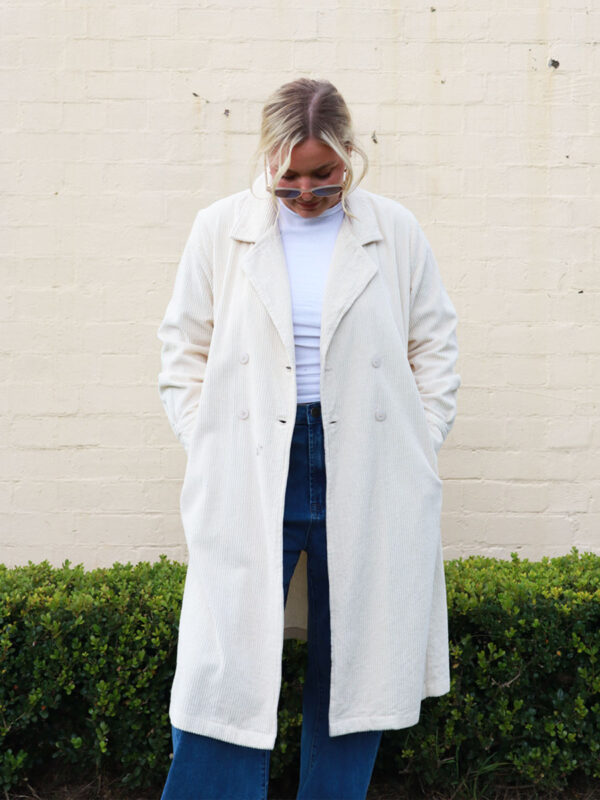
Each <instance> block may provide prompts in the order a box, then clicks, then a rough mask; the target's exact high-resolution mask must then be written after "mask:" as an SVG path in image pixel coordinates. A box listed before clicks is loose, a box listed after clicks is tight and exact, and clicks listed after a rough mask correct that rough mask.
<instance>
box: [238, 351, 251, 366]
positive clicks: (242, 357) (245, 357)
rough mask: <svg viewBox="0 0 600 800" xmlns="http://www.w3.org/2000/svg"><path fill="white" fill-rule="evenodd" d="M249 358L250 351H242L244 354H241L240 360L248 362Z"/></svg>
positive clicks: (243, 362)
mask: <svg viewBox="0 0 600 800" xmlns="http://www.w3.org/2000/svg"><path fill="white" fill-rule="evenodd" d="M248 358H249V356H248V353H242V355H241V356H240V362H241V363H242V364H247V363H248Z"/></svg>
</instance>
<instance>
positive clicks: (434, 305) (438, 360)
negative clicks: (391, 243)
mask: <svg viewBox="0 0 600 800" xmlns="http://www.w3.org/2000/svg"><path fill="white" fill-rule="evenodd" d="M456 324H457V318H456V311H455V309H454V306H453V305H452V302H451V300H450V298H449V297H448V294H447V292H446V290H445V288H444V285H443V283H442V279H441V275H440V272H439V269H438V266H437V262H436V260H435V257H434V255H433V252H432V250H431V246H430V245H429V242H428V241H427V239H426V237H425V234H424V233H423V231H422V229H421V228H420V226H419V225H418V223H416V234H415V235H414V237H413V242H412V256H411V290H410V317H409V335H408V360H409V363H410V366H411V369H412V371H413V374H414V377H415V381H416V384H417V387H418V389H419V392H420V395H421V400H422V402H423V407H424V411H425V416H426V418H427V422H428V424H429V429H430V432H431V436H432V438H433V442H434V448H435V451H436V453H437V452H439V449H440V448H441V446H442V444H443V443H444V440H445V438H446V436H447V435H448V433H449V432H450V429H451V428H452V425H453V424H454V418H455V416H456V393H457V391H458V388H459V386H460V384H461V378H460V375H459V374H458V373H456V372H455V369H454V367H455V363H456V359H457V357H458V345H457V341H456Z"/></svg>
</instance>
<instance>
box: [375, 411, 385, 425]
mask: <svg viewBox="0 0 600 800" xmlns="http://www.w3.org/2000/svg"><path fill="white" fill-rule="evenodd" d="M375 419H376V420H379V422H381V421H382V420H384V419H385V411H380V410H379V409H378V410H377V411H376V412H375Z"/></svg>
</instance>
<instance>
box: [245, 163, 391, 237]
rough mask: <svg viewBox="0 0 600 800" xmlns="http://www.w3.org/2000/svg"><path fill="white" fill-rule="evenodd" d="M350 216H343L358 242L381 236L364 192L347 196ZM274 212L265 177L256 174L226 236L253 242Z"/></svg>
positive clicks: (271, 221)
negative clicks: (256, 176)
mask: <svg viewBox="0 0 600 800" xmlns="http://www.w3.org/2000/svg"><path fill="white" fill-rule="evenodd" d="M347 205H348V210H349V211H350V214H352V216H351V217H346V220H347V221H348V222H349V223H350V225H351V228H352V233H353V235H354V236H355V238H356V240H357V241H358V243H359V244H360V245H364V244H369V243H370V242H377V241H380V240H381V239H382V238H383V236H382V234H381V231H380V229H379V225H378V223H377V218H376V216H375V212H374V211H373V206H372V204H371V203H370V202H369V196H368V192H365V191H364V190H363V189H354V191H353V192H350V194H349V195H348V197H347ZM276 220H277V211H276V209H275V207H274V205H273V201H272V199H271V195H270V193H269V192H268V191H267V189H266V183H265V177H264V175H260V176H259V177H258V178H257V179H256V180H255V181H254V183H253V185H252V191H251V192H248V193H247V194H246V195H245V197H244V198H243V199H242V202H241V203H240V205H239V206H238V211H237V215H236V217H235V219H234V221H233V225H232V228H231V231H230V236H231V237H232V238H233V239H237V240H238V241H240V242H249V243H254V242H257V241H258V240H259V239H260V237H261V236H262V235H263V234H265V233H266V232H267V231H268V230H269V228H271V227H272V226H274V225H275V222H276Z"/></svg>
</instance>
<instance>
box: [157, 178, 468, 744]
mask: <svg viewBox="0 0 600 800" xmlns="http://www.w3.org/2000/svg"><path fill="white" fill-rule="evenodd" d="M349 209H350V212H351V213H352V214H353V215H354V217H355V218H348V217H347V218H346V219H345V220H344V222H343V224H342V227H341V229H340V233H339V236H338V239H337V242H336V247H335V250H334V254H333V260H332V263H331V266H330V271H329V274H328V278H327V285H326V287H325V295H324V299H323V314H322V325H321V387H320V388H321V407H322V414H323V428H324V436H325V459H326V472H327V497H326V505H327V547H328V565H329V583H330V608H331V634H332V636H331V647H332V672H331V700H330V707H329V734H330V735H331V736H336V735H341V734H345V733H352V732H357V731H363V730H381V729H387V728H404V727H407V726H410V725H413V724H415V723H416V722H417V721H418V718H419V710H420V702H421V699H422V698H423V697H426V696H430V695H439V694H443V693H445V692H447V691H448V690H449V686H450V680H449V663H448V641H447V610H446V595H445V584H444V571H443V561H442V556H441V541H440V511H441V500H442V483H441V480H440V478H439V476H438V472H437V457H436V453H437V451H438V450H439V447H440V446H441V444H442V442H443V440H444V438H445V436H446V435H447V433H448V432H449V430H450V428H451V426H452V424H453V421H454V416H455V397H456V392H457V389H458V387H459V384H460V377H459V376H458V375H457V374H456V372H455V370H454V365H455V361H456V357H457V344H456V334H455V329H456V314H455V311H454V307H453V305H452V303H451V301H450V299H449V298H448V296H447V294H446V291H445V289H444V286H443V284H442V280H441V277H440V274H439V270H438V268H437V264H436V261H435V259H434V256H433V254H432V252H431V248H430V247H429V244H428V242H427V240H426V238H425V236H424V234H423V231H422V230H421V228H420V226H419V224H418V222H417V221H416V219H415V217H414V215H413V214H412V213H411V212H410V211H408V210H407V209H406V208H404V207H403V206H402V205H400V204H398V203H396V202H393V201H390V200H387V199H385V198H382V197H379V196H376V195H372V194H370V193H368V192H365V191H362V190H360V189H357V190H355V191H354V192H353V193H352V194H351V195H350V197H349ZM159 337H160V338H161V340H162V342H163V363H162V370H161V373H160V377H159V385H160V392H161V397H162V399H163V402H164V405H165V409H166V411H167V414H168V415H169V419H170V421H171V425H172V426H173V429H174V431H175V432H176V434H177V435H178V436H179V438H180V439H181V441H182V442H183V444H184V445H185V447H186V449H187V451H188V464H187V469H186V473H185V478H184V485H183V489H182V493H181V512H182V519H183V524H184V528H185V534H186V540H187V544H188V548H189V553H190V559H189V568H188V575H187V580H186V586H185V592H184V599H183V607H182V613H181V624H180V631H179V645H178V655H177V669H176V674H175V679H174V683H173V690H172V697H171V708H170V714H171V721H172V722H173V724H174V725H175V726H176V727H178V728H182V729H184V730H188V731H191V732H195V733H201V734H205V735H210V736H215V737H217V738H220V739H224V740H225V741H230V742H233V743H236V744H242V745H246V746H249V747H259V748H272V747H273V746H274V744H275V739H276V735H277V704H278V699H279V691H280V685H281V655H282V646H283V636H284V627H286V628H288V629H289V630H292V629H294V630H295V631H297V630H298V624H297V622H298V621H297V620H293V619H291V617H290V615H289V614H288V609H289V608H292V607H294V605H293V604H294V603H295V604H296V605H295V608H296V609H298V608H300V609H304V610H305V609H306V597H305V596H304V597H302V596H300V595H299V591H301V588H302V583H301V582H300V581H298V582H297V584H296V588H295V590H294V591H295V592H296V596H295V598H293V597H292V592H293V589H292V585H293V584H294V581H292V585H291V586H290V596H289V597H288V604H287V606H286V610H285V616H284V609H283V586H282V524H283V507H284V500H285V489H286V481H287V471H288V463H289V452H290V444H291V436H292V430H293V424H294V419H295V410H296V399H297V395H296V382H295V363H294V336H293V326H292V315H291V299H290V288H289V280H288V276H287V271H286V266H285V260H284V254H283V249H282V245H281V238H280V234H279V231H278V229H277V225H276V223H275V212H274V209H273V208H272V206H271V205H270V201H269V200H268V198H264V197H262V196H258V197H256V196H253V195H252V194H251V193H250V192H249V191H248V192H242V193H239V194H237V195H234V196H232V197H230V198H226V199H224V200H222V201H219V202H218V203H216V204H214V205H212V206H210V207H209V208H207V209H205V210H203V211H201V212H200V213H199V214H198V215H197V217H196V220H195V222H194V226H193V229H192V232H191V234H190V238H189V240H188V242H187V245H186V248H185V251H184V254H183V257H182V259H181V262H180V265H179V269H178V273H177V278H176V281H175V288H174V292H173V296H172V298H171V301H170V303H169V305H168V308H167V312H166V314H165V317H164V320H163V322H162V324H161V326H160V329H159ZM290 603H292V605H290ZM300 627H302V626H301V625H300Z"/></svg>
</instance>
